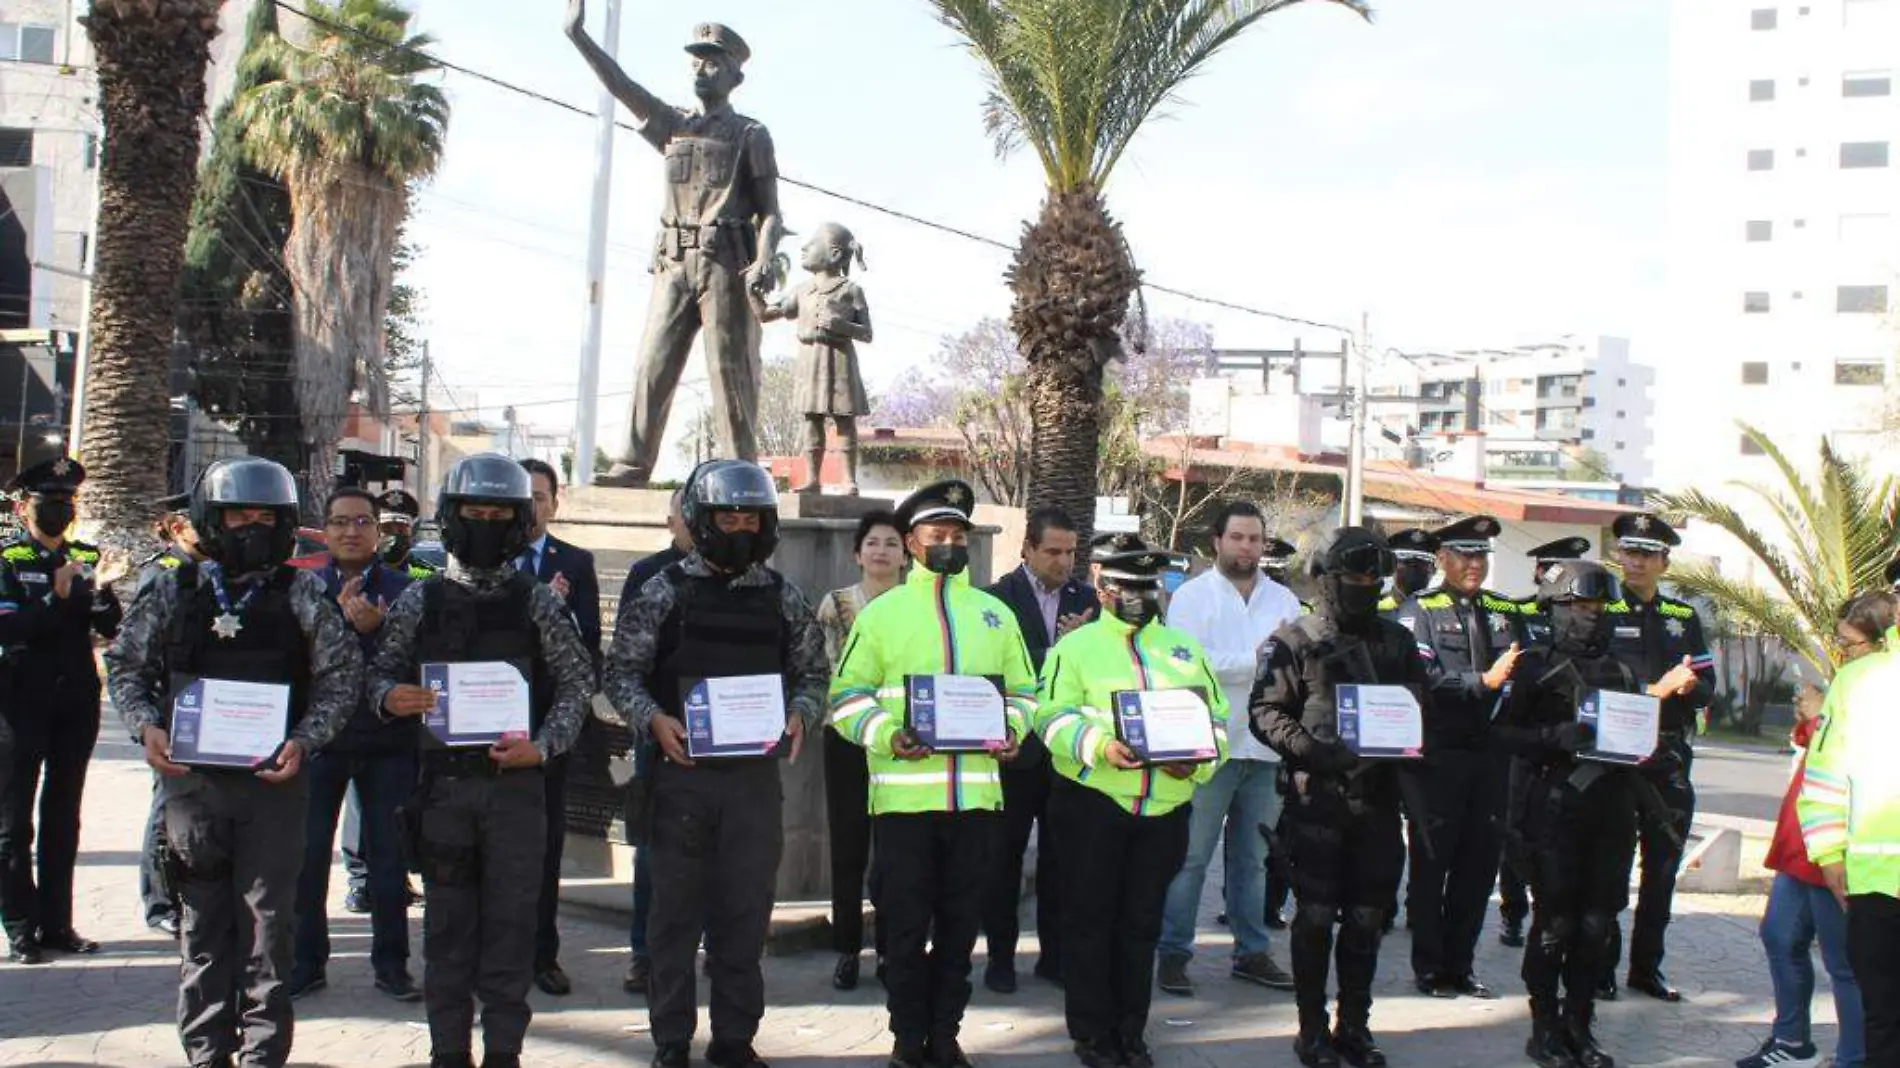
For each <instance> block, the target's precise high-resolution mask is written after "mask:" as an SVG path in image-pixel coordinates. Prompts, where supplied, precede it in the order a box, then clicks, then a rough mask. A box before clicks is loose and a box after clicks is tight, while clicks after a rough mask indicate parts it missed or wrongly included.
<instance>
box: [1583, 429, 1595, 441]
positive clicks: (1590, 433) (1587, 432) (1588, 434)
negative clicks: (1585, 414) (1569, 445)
mask: <svg viewBox="0 0 1900 1068" xmlns="http://www.w3.org/2000/svg"><path fill="white" fill-rule="evenodd" d="M1596 436H1597V432H1596V431H1594V430H1592V429H1590V428H1589V427H1587V426H1586V427H1584V428H1583V440H1585V441H1589V440H1590V439H1591V438H1594V437H1596Z"/></svg>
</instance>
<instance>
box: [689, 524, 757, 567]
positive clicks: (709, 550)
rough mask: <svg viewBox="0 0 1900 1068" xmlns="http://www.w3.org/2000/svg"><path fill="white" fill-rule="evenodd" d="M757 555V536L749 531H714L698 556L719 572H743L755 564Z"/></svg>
mask: <svg viewBox="0 0 1900 1068" xmlns="http://www.w3.org/2000/svg"><path fill="white" fill-rule="evenodd" d="M758 553H759V535H758V534H757V533H755V532H753V531H750V530H735V531H724V530H717V529H715V530H714V531H713V533H712V536H711V537H709V538H707V539H706V544H705V545H704V546H703V547H702V548H701V549H700V551H699V555H700V556H701V557H703V558H704V559H705V561H706V562H707V563H709V564H711V565H712V566H714V567H716V568H718V569H719V570H721V571H727V572H731V571H744V570H745V569H746V568H748V567H751V566H752V565H753V563H755V562H756V560H757V557H758Z"/></svg>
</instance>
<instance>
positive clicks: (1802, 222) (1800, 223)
mask: <svg viewBox="0 0 1900 1068" xmlns="http://www.w3.org/2000/svg"><path fill="white" fill-rule="evenodd" d="M1794 228H1795V229H1797V230H1806V229H1807V228H1808V220H1806V219H1796V220H1795V221H1794Z"/></svg>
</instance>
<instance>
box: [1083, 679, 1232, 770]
mask: <svg viewBox="0 0 1900 1068" xmlns="http://www.w3.org/2000/svg"><path fill="white" fill-rule="evenodd" d="M1110 699H1111V700H1112V701H1113V702H1114V708H1115V737H1116V738H1117V739H1119V740H1120V741H1121V742H1122V744H1123V745H1126V746H1127V747H1128V748H1129V749H1131V750H1133V751H1134V754H1135V759H1136V760H1139V761H1140V762H1142V763H1143V764H1207V763H1211V762H1213V761H1215V760H1218V759H1219V758H1220V747H1219V745H1218V744H1217V743H1216V741H1215V738H1214V714H1213V713H1212V712H1210V711H1209V710H1208V707H1207V697H1206V695H1205V694H1203V693H1201V691H1199V690H1193V689H1188V690H1117V691H1116V692H1115V693H1114V694H1112V695H1111V698H1110Z"/></svg>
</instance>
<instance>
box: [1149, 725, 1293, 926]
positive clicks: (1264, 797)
mask: <svg viewBox="0 0 1900 1068" xmlns="http://www.w3.org/2000/svg"><path fill="white" fill-rule="evenodd" d="M1279 768H1280V766H1279V765H1278V764H1272V763H1268V762H1267V761H1264V760H1230V761H1228V762H1227V763H1226V764H1223V765H1221V769H1220V770H1219V771H1217V772H1215V773H1214V778H1213V779H1211V780H1209V781H1208V782H1206V783H1204V784H1202V785H1201V787H1200V788H1199V789H1197V790H1195V791H1194V805H1193V812H1191V813H1190V814H1189V816H1188V848H1187V863H1186V864H1183V865H1182V866H1181V872H1180V874H1178V875H1176V876H1175V877H1174V882H1172V883H1170V884H1169V886H1168V903H1167V907H1166V911H1165V912H1164V913H1163V914H1162V920H1161V943H1160V947H1159V950H1160V953H1161V955H1163V956H1168V955H1173V956H1177V957H1191V956H1193V955H1194V931H1195V928H1196V927H1197V926H1198V924H1199V920H1200V912H1201V888H1202V886H1203V885H1204V884H1205V883H1206V882H1207V866H1208V864H1209V863H1210V862H1212V861H1213V859H1214V849H1215V848H1216V847H1217V846H1219V845H1220V844H1221V836H1222V833H1223V831H1224V832H1225V834H1226V838H1227V850H1226V852H1225V854H1224V856H1225V858H1226V861H1227V873H1226V879H1225V881H1226V884H1227V886H1226V897H1227V929H1228V930H1230V931H1232V932H1233V934H1234V955H1235V956H1236V957H1239V956H1246V955H1248V954H1253V953H1265V952H1266V951H1267V841H1266V839H1264V838H1262V837H1261V836H1260V825H1261V824H1263V823H1264V824H1266V825H1267V826H1268V827H1272V826H1273V825H1274V823H1275V822H1276V821H1278V820H1279V818H1280V793H1279V791H1278V790H1277V789H1275V787H1274V779H1275V777H1276V773H1277V772H1278V771H1279Z"/></svg>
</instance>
